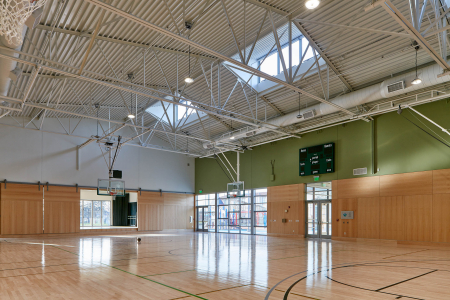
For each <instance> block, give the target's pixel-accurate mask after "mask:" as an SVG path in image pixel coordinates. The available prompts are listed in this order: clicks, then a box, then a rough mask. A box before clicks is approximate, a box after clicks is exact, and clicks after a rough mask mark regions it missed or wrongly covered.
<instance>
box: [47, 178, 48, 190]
mask: <svg viewBox="0 0 450 300" xmlns="http://www.w3.org/2000/svg"><path fill="white" fill-rule="evenodd" d="M47 192H48V181H47Z"/></svg>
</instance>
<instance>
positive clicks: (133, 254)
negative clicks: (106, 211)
mask: <svg viewBox="0 0 450 300" xmlns="http://www.w3.org/2000/svg"><path fill="white" fill-rule="evenodd" d="M137 236H139V237H141V238H142V241H141V242H140V243H137V241H136V237H137ZM0 299H2V300H5V299H333V300H337V299H450V248H447V247H431V246H426V247H425V246H405V245H402V246H398V245H396V244H395V243H393V242H385V241H380V242H340V241H330V240H313V239H310V240H308V239H299V238H281V237H265V236H245V235H234V234H212V233H193V232H182V233H178V232H170V233H169V232H162V233H147V234H124V235H102V236H86V235H80V236H74V235H62V236H57V237H33V238H2V239H1V241H0Z"/></svg>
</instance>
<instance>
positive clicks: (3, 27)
mask: <svg viewBox="0 0 450 300" xmlns="http://www.w3.org/2000/svg"><path fill="white" fill-rule="evenodd" d="M46 1H47V0H0V35H3V36H4V37H5V39H6V40H7V41H8V42H9V43H13V40H14V39H17V40H22V29H23V24H25V21H26V20H27V19H28V18H29V17H30V15H31V14H32V13H33V11H35V10H36V9H38V8H39V7H42V6H44V4H45V2H46Z"/></svg>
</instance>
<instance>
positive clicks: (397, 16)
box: [381, 0, 450, 72]
mask: <svg viewBox="0 0 450 300" xmlns="http://www.w3.org/2000/svg"><path fill="white" fill-rule="evenodd" d="M381 5H382V6H383V8H384V10H386V12H387V13H388V14H389V15H391V17H392V18H393V19H394V20H395V21H397V23H399V24H400V26H402V27H403V28H404V29H405V30H406V31H407V32H408V33H409V35H410V36H411V38H413V39H414V40H415V41H417V43H419V45H420V46H421V47H422V48H423V49H424V50H425V51H426V52H427V53H428V54H429V55H430V57H431V58H432V59H433V60H435V61H436V62H437V64H438V65H439V66H440V67H441V68H442V69H443V70H444V72H449V71H450V66H449V65H448V63H447V61H446V60H445V59H444V58H442V57H441V56H440V55H439V53H437V52H436V50H434V49H433V47H432V46H431V45H430V43H428V41H427V40H426V39H425V38H424V37H423V36H422V35H421V34H420V32H419V31H418V30H417V29H416V28H414V26H413V25H412V24H411V23H410V22H409V21H408V19H406V17H405V16H404V15H403V14H402V13H401V12H400V11H399V10H398V9H397V8H396V7H395V6H394V5H393V4H392V3H391V1H389V0H386V1H384V2H383V3H382V4H381Z"/></svg>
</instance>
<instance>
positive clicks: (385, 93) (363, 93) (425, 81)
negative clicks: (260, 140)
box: [256, 64, 450, 134]
mask: <svg viewBox="0 0 450 300" xmlns="http://www.w3.org/2000/svg"><path fill="white" fill-rule="evenodd" d="M441 74H442V69H441V67H439V65H437V64H434V65H432V66H428V67H425V68H423V69H420V70H419V74H418V75H419V77H420V78H421V79H422V83H421V84H416V85H414V84H411V81H413V80H414V79H415V77H416V73H415V71H412V72H408V73H406V74H403V75H400V76H396V77H393V78H389V79H388V80H385V81H383V82H381V83H378V84H375V85H372V86H369V87H366V88H363V89H360V90H357V91H355V92H351V93H348V94H345V95H342V96H339V97H336V98H334V99H332V100H331V102H333V103H334V104H337V105H339V106H341V107H343V108H345V109H351V108H354V107H356V106H358V105H362V104H366V103H370V102H373V101H377V100H381V99H384V98H389V97H394V96H398V95H401V94H404V93H410V92H413V91H417V90H420V89H423V88H427V87H430V86H434V85H437V84H440V83H444V82H447V81H450V76H441V77H438V75H441ZM399 82H402V83H403V87H404V88H403V89H397V90H395V91H391V92H389V88H388V87H389V86H392V85H397V84H398V83H399ZM311 111H313V112H314V117H318V116H324V115H328V114H331V113H335V112H337V111H339V110H338V109H337V108H335V107H334V106H331V105H328V104H326V103H319V104H316V105H314V106H310V107H307V108H305V109H303V110H300V114H301V115H303V114H306V113H308V112H311ZM298 115H299V112H298V111H294V112H292V113H289V114H286V115H284V116H281V117H277V118H274V119H271V120H268V123H271V124H273V125H275V126H280V127H285V126H289V125H292V124H296V123H301V122H303V121H304V120H305V119H306V118H301V119H299V118H297V116H298ZM268 130H269V129H266V128H264V127H262V128H260V129H259V130H258V132H257V133H256V134H260V133H264V132H267V131H268Z"/></svg>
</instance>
